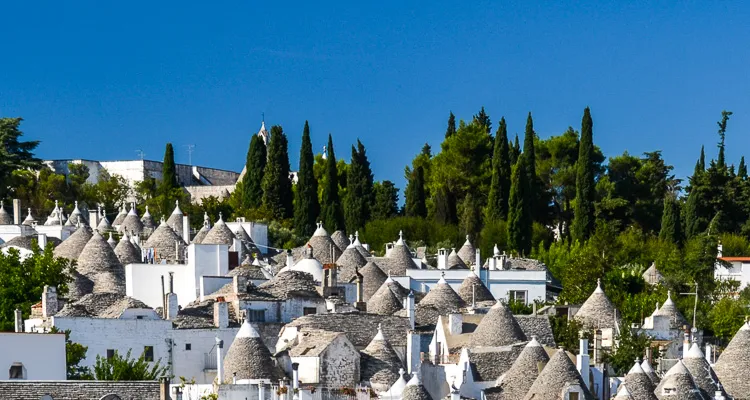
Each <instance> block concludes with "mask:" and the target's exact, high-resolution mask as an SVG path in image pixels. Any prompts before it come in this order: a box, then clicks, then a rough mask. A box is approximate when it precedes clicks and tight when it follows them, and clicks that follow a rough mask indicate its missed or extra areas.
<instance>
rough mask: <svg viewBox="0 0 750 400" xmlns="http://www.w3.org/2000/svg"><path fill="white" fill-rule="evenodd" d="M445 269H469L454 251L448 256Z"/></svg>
mask: <svg viewBox="0 0 750 400" xmlns="http://www.w3.org/2000/svg"><path fill="white" fill-rule="evenodd" d="M445 269H469V267H467V266H466V263H464V260H462V259H461V257H459V256H458V254H457V253H456V249H452V250H451V253H450V254H449V255H448V262H447V263H446V266H445Z"/></svg>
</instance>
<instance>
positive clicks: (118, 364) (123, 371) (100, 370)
mask: <svg viewBox="0 0 750 400" xmlns="http://www.w3.org/2000/svg"><path fill="white" fill-rule="evenodd" d="M130 353H131V350H128V352H127V354H125V356H122V355H120V353H119V352H117V351H115V352H114V355H113V356H112V357H111V358H107V357H101V356H99V355H97V356H96V364H95V365H94V377H95V378H96V380H98V381H155V380H158V379H159V378H160V377H162V376H166V374H167V372H168V369H167V367H166V366H161V365H160V362H161V360H157V361H155V362H153V363H149V362H148V361H146V353H145V351H144V353H143V354H141V355H140V357H138V358H132V357H131V355H130ZM149 364H151V365H149Z"/></svg>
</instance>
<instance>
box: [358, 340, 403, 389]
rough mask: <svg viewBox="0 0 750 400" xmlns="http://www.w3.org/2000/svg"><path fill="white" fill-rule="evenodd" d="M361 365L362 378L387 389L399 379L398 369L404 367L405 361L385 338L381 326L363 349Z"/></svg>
mask: <svg viewBox="0 0 750 400" xmlns="http://www.w3.org/2000/svg"><path fill="white" fill-rule="evenodd" d="M360 366H361V367H360V377H361V379H362V380H363V381H366V382H370V384H371V385H373V386H375V385H381V387H384V388H385V389H387V388H390V386H391V385H393V384H394V383H395V382H396V381H397V380H398V378H399V374H398V371H399V369H401V368H402V367H403V363H402V362H401V359H399V358H398V354H396V351H395V350H393V347H392V346H391V344H390V343H388V341H387V340H386V339H385V336H384V335H383V332H382V328H381V327H379V328H378V333H377V334H376V335H375V337H374V338H373V339H372V341H371V342H370V344H368V345H367V347H365V349H364V350H362V357H361V358H360Z"/></svg>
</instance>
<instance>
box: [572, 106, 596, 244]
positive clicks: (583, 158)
mask: <svg viewBox="0 0 750 400" xmlns="http://www.w3.org/2000/svg"><path fill="white" fill-rule="evenodd" d="M593 127H594V122H593V120H592V119H591V110H589V108H588V107H586V109H585V110H584V111H583V121H582V122H581V141H580V145H579V148H578V162H577V164H576V169H577V171H576V200H575V214H574V217H573V225H572V226H571V233H572V235H573V240H578V241H581V242H583V241H585V240H586V239H588V237H589V236H590V235H591V233H592V232H593V231H594V201H595V200H596V199H595V195H596V189H595V186H594V185H595V183H594V174H595V170H594V168H595V166H594V139H593Z"/></svg>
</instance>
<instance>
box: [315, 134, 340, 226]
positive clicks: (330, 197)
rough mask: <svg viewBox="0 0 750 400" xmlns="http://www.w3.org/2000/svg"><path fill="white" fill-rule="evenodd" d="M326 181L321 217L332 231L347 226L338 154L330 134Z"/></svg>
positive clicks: (324, 224)
mask: <svg viewBox="0 0 750 400" xmlns="http://www.w3.org/2000/svg"><path fill="white" fill-rule="evenodd" d="M326 151H327V154H326V160H325V181H324V182H323V185H322V186H323V192H322V195H321V199H320V219H321V220H323V226H324V227H325V228H326V229H328V230H329V231H330V232H333V231H335V230H338V229H344V228H345V221H344V212H343V209H342V208H341V200H340V197H339V184H338V182H339V176H338V168H337V165H336V155H335V153H334V151H333V137H332V136H331V135H330V134H329V135H328V146H327V147H326Z"/></svg>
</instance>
